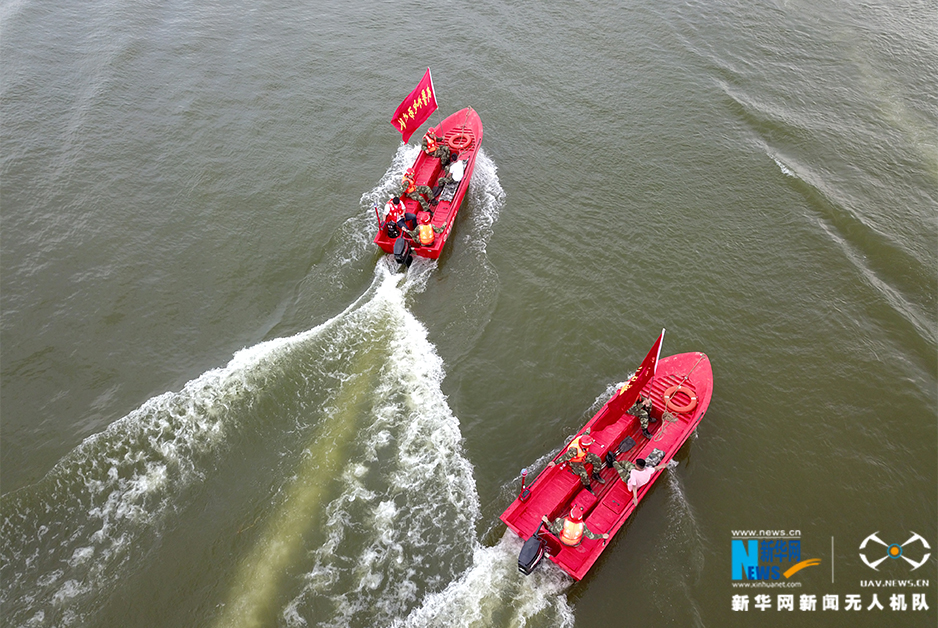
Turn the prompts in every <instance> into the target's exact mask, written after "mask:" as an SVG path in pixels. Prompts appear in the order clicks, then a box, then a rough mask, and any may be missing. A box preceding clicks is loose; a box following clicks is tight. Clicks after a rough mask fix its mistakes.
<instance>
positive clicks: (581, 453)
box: [567, 436, 586, 462]
mask: <svg viewBox="0 0 938 628" xmlns="http://www.w3.org/2000/svg"><path fill="white" fill-rule="evenodd" d="M571 449H572V450H573V451H575V452H576V455H575V456H573V457H572V458H570V460H569V462H583V461H584V460H586V447H584V446H583V445H581V444H580V437H579V436H577V437H576V438H574V439H573V440H572V441H570V445H569V446H568V447H567V451H570V450H571Z"/></svg>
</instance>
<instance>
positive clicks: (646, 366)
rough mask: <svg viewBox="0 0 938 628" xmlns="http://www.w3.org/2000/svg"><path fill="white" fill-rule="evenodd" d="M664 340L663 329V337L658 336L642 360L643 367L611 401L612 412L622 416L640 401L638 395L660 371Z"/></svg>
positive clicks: (610, 408) (662, 333)
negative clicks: (659, 358) (659, 363)
mask: <svg viewBox="0 0 938 628" xmlns="http://www.w3.org/2000/svg"><path fill="white" fill-rule="evenodd" d="M662 340H664V330H663V329H662V330H661V335H660V336H658V340H656V341H655V344H653V345H652V346H651V351H649V352H648V355H646V356H645V359H644V360H642V365H641V366H639V367H638V370H637V371H635V374H634V375H632V377H631V378H629V381H627V382H625V384H624V385H623V386H622V388H620V389H619V392H618V393H616V396H615V397H613V398H612V399H611V400H610V401H609V410H610V411H612V412H615V413H617V414H621V413H623V412H625V411H626V410H628V409H629V408H631V407H632V405H633V404H634V403H635V402H636V401H637V400H638V393H639V392H640V391H641V390H642V387H644V386H645V384H647V383H648V382H649V381H650V380H651V378H652V377H654V376H655V371H657V370H658V357H659V356H660V355H661V341H662Z"/></svg>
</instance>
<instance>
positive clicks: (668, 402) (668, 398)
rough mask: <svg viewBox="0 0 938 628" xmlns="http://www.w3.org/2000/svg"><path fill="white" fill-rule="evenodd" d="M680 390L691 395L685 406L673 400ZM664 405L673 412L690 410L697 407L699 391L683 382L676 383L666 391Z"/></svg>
mask: <svg viewBox="0 0 938 628" xmlns="http://www.w3.org/2000/svg"><path fill="white" fill-rule="evenodd" d="M678 392H683V393H684V394H686V395H687V396H688V397H690V401H688V402H687V403H686V404H684V405H683V406H679V405H678V404H677V403H675V402H674V401H672V399H673V398H674V395H676V394H677V393H678ZM664 407H665V408H667V409H668V410H670V411H671V412H690V411H691V410H693V409H694V408H696V407H697V393H695V392H694V391H693V390H691V389H690V388H688V387H686V386H684V385H682V384H675V385H674V386H671V388H668V389H667V390H666V391H664Z"/></svg>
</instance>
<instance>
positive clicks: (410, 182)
mask: <svg viewBox="0 0 938 628" xmlns="http://www.w3.org/2000/svg"><path fill="white" fill-rule="evenodd" d="M403 184H404V194H410V193H411V192H413V191H414V190H416V189H417V183H416V181H414V177H413V176H411V175H409V174H405V175H404V181H403Z"/></svg>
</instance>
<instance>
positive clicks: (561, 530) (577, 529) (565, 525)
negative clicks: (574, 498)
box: [541, 504, 609, 547]
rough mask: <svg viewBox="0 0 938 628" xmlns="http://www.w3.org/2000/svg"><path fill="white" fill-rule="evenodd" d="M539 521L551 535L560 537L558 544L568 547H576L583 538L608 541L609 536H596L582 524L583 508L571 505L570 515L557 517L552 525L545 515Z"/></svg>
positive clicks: (604, 534)
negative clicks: (545, 525) (544, 524)
mask: <svg viewBox="0 0 938 628" xmlns="http://www.w3.org/2000/svg"><path fill="white" fill-rule="evenodd" d="M541 521H543V522H544V523H546V524H547V529H548V530H550V532H551V534H556V535H557V536H558V537H560V542H561V543H563V544H564V545H566V546H568V547H576V546H577V545H579V544H580V543H581V542H582V541H583V537H584V536H585V537H586V538H588V539H593V540H597V539H608V538H609V534H608V533H603V534H596V533H595V532H593V531H592V530H590V529H589V528H587V527H586V524H585V523H583V507H582V506H579V505H577V504H573V506H572V507H571V508H570V514H569V515H567V516H566V517H557V518H556V519H554V521H553V523H551V521H550V520H549V519H548V518H547V515H544V516H543V517H541Z"/></svg>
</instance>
